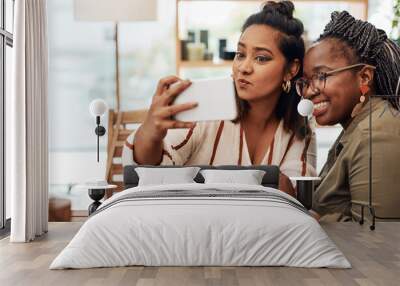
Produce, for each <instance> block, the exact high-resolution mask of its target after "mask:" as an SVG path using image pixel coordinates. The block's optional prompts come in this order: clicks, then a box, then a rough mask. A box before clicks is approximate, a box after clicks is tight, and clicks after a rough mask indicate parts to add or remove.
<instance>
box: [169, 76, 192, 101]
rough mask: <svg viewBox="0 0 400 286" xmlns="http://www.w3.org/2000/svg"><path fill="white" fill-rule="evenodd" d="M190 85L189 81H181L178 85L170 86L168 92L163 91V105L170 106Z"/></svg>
mask: <svg viewBox="0 0 400 286" xmlns="http://www.w3.org/2000/svg"><path fill="white" fill-rule="evenodd" d="M191 84H192V83H191V82H190V81H189V80H183V81H180V82H179V83H176V84H174V85H172V86H171V87H170V88H169V89H168V90H166V91H164V95H165V97H164V100H165V101H164V102H163V103H164V104H165V105H167V104H170V103H171V102H173V101H174V99H175V98H176V97H177V96H178V95H179V94H181V93H182V92H183V91H184V90H185V89H187V88H188V87H189V86H190V85H191Z"/></svg>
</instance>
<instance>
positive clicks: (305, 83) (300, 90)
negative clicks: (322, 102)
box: [296, 63, 375, 97]
mask: <svg viewBox="0 0 400 286" xmlns="http://www.w3.org/2000/svg"><path fill="white" fill-rule="evenodd" d="M361 66H367V67H370V68H373V69H375V67H374V66H371V65H368V64H362V63H359V64H354V65H350V66H345V67H342V68H338V69H335V70H332V71H328V72H318V73H315V74H313V75H312V76H311V78H310V79H308V78H305V77H301V78H299V79H297V80H296V92H297V94H298V95H299V96H301V97H304V95H305V94H306V92H307V89H308V88H309V87H311V90H312V91H313V92H322V91H323V90H324V88H325V85H326V79H327V78H328V77H330V76H332V75H334V74H336V73H339V72H342V71H346V70H350V69H353V68H357V67H361Z"/></svg>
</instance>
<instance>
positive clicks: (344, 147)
mask: <svg viewBox="0 0 400 286" xmlns="http://www.w3.org/2000/svg"><path fill="white" fill-rule="evenodd" d="M369 104H370V103H369V102H368V103H367V104H366V105H365V106H364V107H363V109H362V110H361V112H360V114H358V115H357V116H356V117H355V118H354V119H353V120H352V122H351V123H350V125H349V126H348V127H347V129H345V130H344V131H342V133H341V134H340V135H339V137H338V139H337V140H336V142H335V143H334V144H333V146H332V148H331V149H330V151H329V153H328V159H327V162H326V163H325V165H324V167H323V168H322V171H321V173H320V177H321V178H322V180H321V181H320V183H319V185H318V186H317V188H316V191H315V193H314V200H313V210H314V211H315V212H317V213H318V214H320V215H321V216H325V219H327V218H328V220H348V219H358V218H359V216H360V214H361V207H360V206H359V205H358V204H356V203H364V204H367V203H368V200H369V191H368V190H369V154H370V152H369V150H370V149H369V146H370V145H369V142H370V140H369V138H370V136H369V111H370V106H369ZM371 105H372V108H371V110H372V117H371V118H372V125H371V126H372V128H371V129H372V137H371V138H372V145H371V146H372V164H371V165H372V204H373V205H374V206H375V211H376V215H377V216H378V217H400V113H399V111H397V110H395V109H394V108H392V106H391V105H390V104H389V103H388V102H387V101H385V100H382V99H378V98H373V99H372V101H371Z"/></svg>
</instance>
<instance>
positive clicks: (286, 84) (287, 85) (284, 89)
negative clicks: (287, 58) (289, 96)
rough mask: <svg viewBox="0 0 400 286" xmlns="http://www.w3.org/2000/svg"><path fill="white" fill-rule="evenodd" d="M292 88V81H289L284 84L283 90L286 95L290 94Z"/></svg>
mask: <svg viewBox="0 0 400 286" xmlns="http://www.w3.org/2000/svg"><path fill="white" fill-rule="evenodd" d="M291 87H292V83H291V81H290V80H287V81H285V82H284V83H282V89H283V91H284V92H285V93H289V91H290V88H291Z"/></svg>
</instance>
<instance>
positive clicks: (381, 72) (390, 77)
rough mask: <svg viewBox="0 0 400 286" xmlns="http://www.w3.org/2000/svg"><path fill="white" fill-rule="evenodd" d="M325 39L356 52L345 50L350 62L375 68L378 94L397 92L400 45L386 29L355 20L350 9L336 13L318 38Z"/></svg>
mask: <svg viewBox="0 0 400 286" xmlns="http://www.w3.org/2000/svg"><path fill="white" fill-rule="evenodd" d="M324 39H337V40H340V41H343V42H345V43H346V44H347V45H348V46H349V47H350V48H351V49H352V51H353V55H351V54H350V53H351V51H348V48H347V49H346V47H344V49H342V51H343V53H345V56H346V58H347V59H348V60H349V63H350V64H353V63H354V61H357V62H360V63H365V64H369V65H373V66H375V67H376V70H375V76H374V86H375V89H376V90H375V91H376V93H377V95H381V96H382V98H385V95H394V94H395V93H396V87H397V82H398V80H399V76H400V47H399V46H397V45H396V44H395V43H394V42H393V41H392V40H390V39H389V38H388V37H387V35H386V33H385V32H384V31H383V30H380V29H377V28H376V27H375V26H374V25H372V24H371V23H368V22H366V21H362V20H356V19H355V18H354V17H353V16H351V15H350V14H349V13H348V12H347V11H343V12H333V13H332V15H331V21H330V22H329V23H328V24H327V25H326V26H325V29H324V32H323V33H322V34H321V36H320V37H319V39H318V40H317V41H322V40H324ZM339 48H340V47H339ZM389 101H390V103H391V104H392V105H393V107H394V108H396V109H399V110H400V101H399V100H398V99H394V98H390V99H389Z"/></svg>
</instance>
